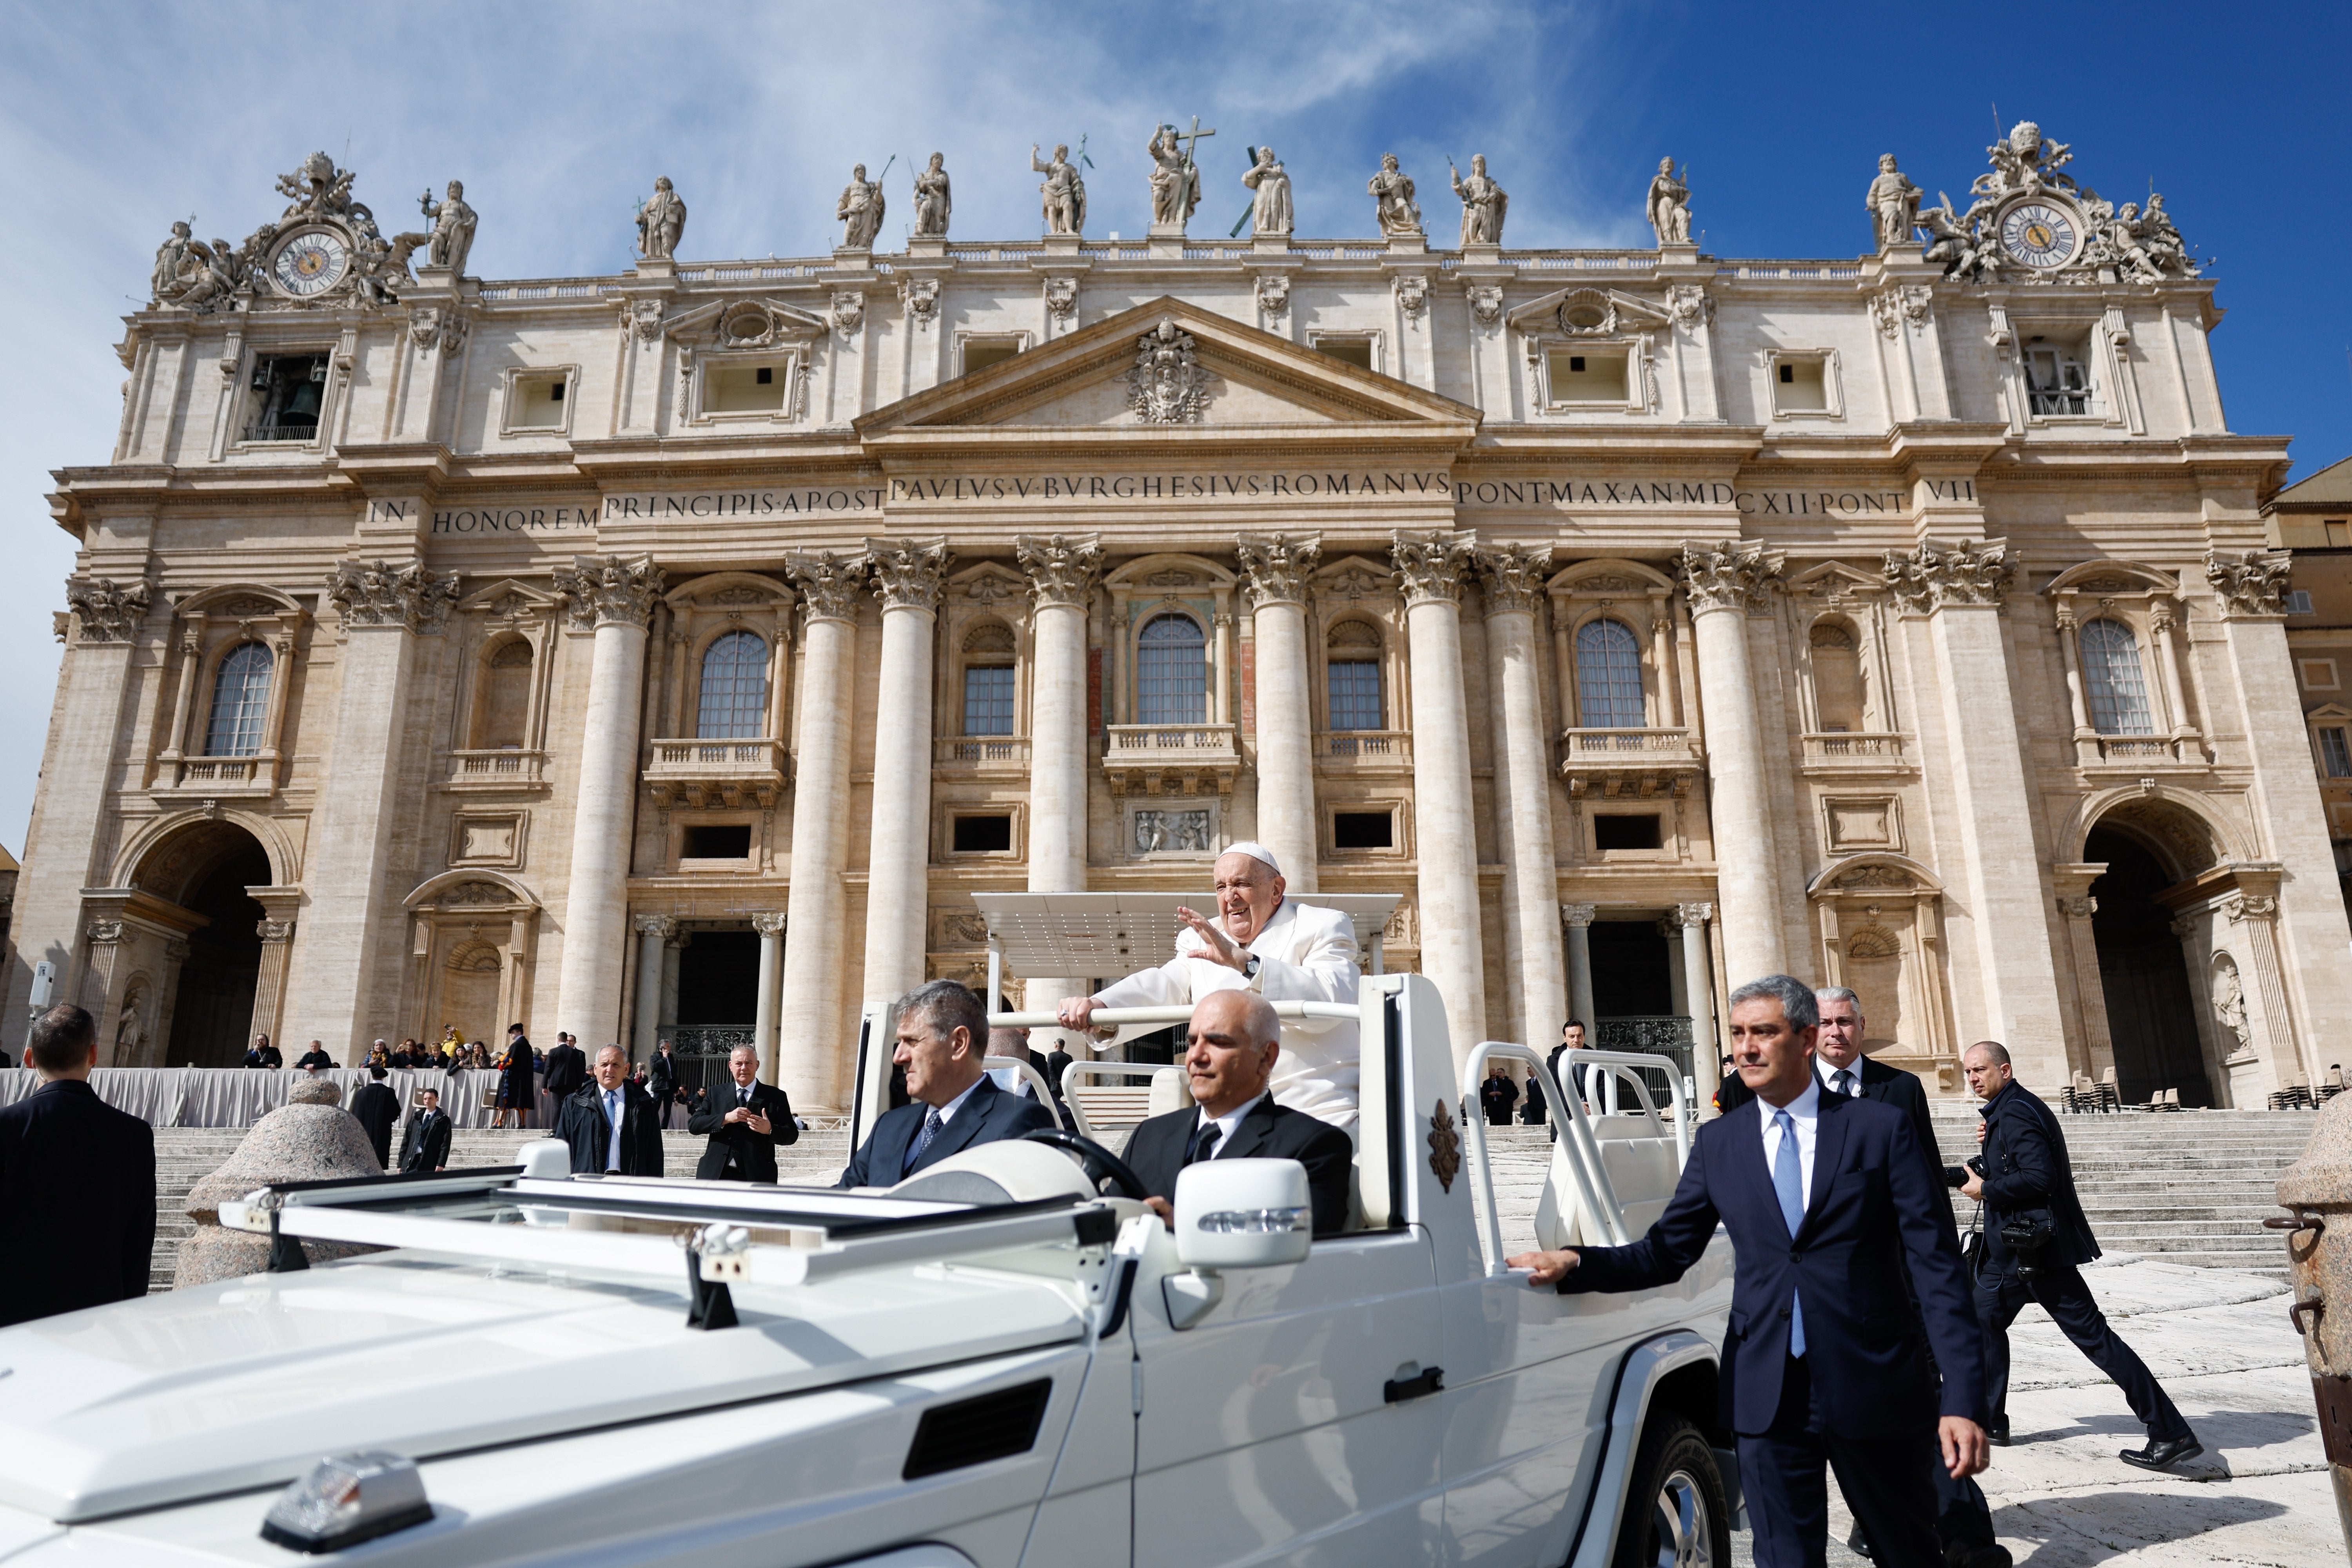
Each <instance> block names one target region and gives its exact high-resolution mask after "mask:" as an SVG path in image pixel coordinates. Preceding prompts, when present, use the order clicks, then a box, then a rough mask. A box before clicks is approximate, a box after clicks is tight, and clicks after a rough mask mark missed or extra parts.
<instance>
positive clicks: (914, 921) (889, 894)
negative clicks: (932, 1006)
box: [865, 539, 948, 1007]
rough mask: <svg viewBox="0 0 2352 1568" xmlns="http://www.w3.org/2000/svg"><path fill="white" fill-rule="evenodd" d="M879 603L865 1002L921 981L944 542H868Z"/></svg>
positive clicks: (926, 921)
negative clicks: (934, 661)
mask: <svg viewBox="0 0 2352 1568" xmlns="http://www.w3.org/2000/svg"><path fill="white" fill-rule="evenodd" d="M866 552H867V558H868V560H869V561H870V562H871V563H872V573H873V586H874V592H875V593H876V595H878V596H879V597H880V599H881V601H882V671H881V689H880V697H879V703H880V712H881V715H882V720H881V722H880V724H879V725H878V726H877V728H876V731H875V735H874V816H873V830H872V832H871V834H870V835H869V836H868V840H867V849H866V867H867V878H866V985H865V1001H866V1006H868V1007H872V1006H874V1005H877V1004H879V1003H885V1002H888V1001H891V1000H892V999H894V998H896V997H898V996H901V995H903V994H906V993H907V992H908V991H911V990H913V989H914V988H915V987H916V986H918V985H919V984H922V983H923V959H924V949H925V944H924V936H925V933H926V931H927V930H928V929H929V913H930V868H931V833H930V822H931V687H932V681H931V627H932V626H933V624H934V623H935V622H936V621H937V619H938V609H939V603H940V574H941V573H942V572H944V571H945V570H946V567H947V563H948V547H947V545H946V543H945V542H934V543H930V544H894V543H891V542H887V541H885V540H879V539H869V540H867V541H866Z"/></svg>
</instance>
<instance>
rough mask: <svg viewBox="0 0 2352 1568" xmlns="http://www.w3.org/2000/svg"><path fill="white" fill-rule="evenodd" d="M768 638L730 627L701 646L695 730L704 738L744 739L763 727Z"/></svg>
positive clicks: (764, 729)
mask: <svg viewBox="0 0 2352 1568" xmlns="http://www.w3.org/2000/svg"><path fill="white" fill-rule="evenodd" d="M767 725H768V642H767V639H766V638H765V637H761V636H760V635H759V634H758V633H756V632H729V633H727V634H726V635H724V636H723V637H719V639H718V640H716V641H715V642H713V643H712V644H711V645H710V646H709V647H707V648H705V649H703V650H702V701H701V706H700V708H699V709H698V710H697V712H696V715H695V724H694V732H695V734H696V736H697V737H698V738H699V739H701V740H705V741H749V740H753V739H756V738H758V737H759V736H761V735H764V734H766V733H767V732H768V731H767Z"/></svg>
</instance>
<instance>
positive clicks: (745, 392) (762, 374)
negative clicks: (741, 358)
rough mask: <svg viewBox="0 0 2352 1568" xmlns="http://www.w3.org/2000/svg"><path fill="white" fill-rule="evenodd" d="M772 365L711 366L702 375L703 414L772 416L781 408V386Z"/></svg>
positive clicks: (721, 364) (782, 403) (780, 378)
mask: <svg viewBox="0 0 2352 1568" xmlns="http://www.w3.org/2000/svg"><path fill="white" fill-rule="evenodd" d="M790 379H791V378H790V377H788V376H782V375H778V374H776V367H775V366H774V365H772V364H725V363H720V364H713V365H710V366H709V368H707V369H706V370H704V372H703V373H702V411H703V412H704V413H705V414H775V413H779V412H781V411H782V408H783V406H784V384H785V382H787V381H788V380H790Z"/></svg>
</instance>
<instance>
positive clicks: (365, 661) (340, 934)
mask: <svg viewBox="0 0 2352 1568" xmlns="http://www.w3.org/2000/svg"><path fill="white" fill-rule="evenodd" d="M327 596H328V597H329V598H331V599H332V600H333V601H334V602H335V605H337V607H338V608H339V609H340V610H341V618H342V626H341V639H342V645H343V646H342V650H341V661H340V663H341V668H339V669H338V670H337V672H336V673H337V677H338V680H337V690H336V693H335V698H334V706H333V708H332V709H331V720H330V728H329V738H328V741H327V745H326V759H325V764H324V771H323V773H322V774H321V784H322V785H323V787H321V788H320V791H319V805H318V811H317V814H316V815H315V816H312V817H311V819H310V851H309V853H308V854H307V855H305V857H304V858H303V870H302V884H303V887H304V889H306V890H307V892H308V894H309V906H310V907H309V908H308V909H307V910H305V911H304V913H303V916H302V940H301V942H299V944H297V946H296V947H295V950H294V952H293V953H292V970H293V973H292V974H291V976H290V977H289V981H288V984H287V988H286V1002H287V1005H286V1012H287V1014H289V1017H288V1018H287V1019H286V1024H287V1027H286V1030H285V1034H286V1037H287V1038H288V1039H298V1038H299V1039H301V1040H305V1041H308V1040H311V1039H317V1040H320V1041H323V1042H325V1045H326V1047H327V1050H328V1053H329V1054H330V1055H331V1056H333V1057H334V1058H335V1059H337V1060H338V1061H345V1060H349V1059H350V1051H351V1048H352V1046H353V1045H354V1044H356V1043H358V1042H360V1041H362V1040H364V1039H368V1038H371V1037H373V1036H374V1035H376V1034H377V1033H379V1032H383V1033H388V1032H390V1030H391V1025H390V1023H389V1022H388V1019H389V1016H390V1014H391V1010H392V1005H393V990H392V987H393V985H395V984H397V982H398V974H399V972H398V969H397V968H396V967H395V966H394V963H391V962H387V961H390V960H393V959H394V957H395V954H394V952H393V951H392V949H393V946H394V944H393V942H392V941H391V939H390V936H389V935H388V933H387V924H388V922H390V921H393V920H394V919H395V918H397V917H398V915H399V912H400V907H401V905H400V898H401V894H402V893H403V892H404V891H405V889H399V888H394V887H392V886H389V885H388V884H387V882H386V874H387V872H388V870H389V862H390V860H391V858H392V838H393V827H394V819H395V817H396V816H397V815H398V809H399V802H398V800H397V799H396V792H397V791H398V789H399V787H400V775H401V772H402V763H404V760H405V759H406V757H407V755H408V753H409V752H410V751H411V750H412V749H413V747H414V746H415V744H416V743H417V739H416V738H415V737H413V736H410V735H408V734H405V733H404V731H403V730H402V721H403V720H404V719H405V717H406V716H407V708H408V699H409V689H410V686H411V684H412V683H413V681H414V679H415V667H416V661H417V658H418V640H419V637H420V636H423V635H436V636H437V635H438V633H439V632H440V630H441V627H442V626H443V625H444V624H445V623H446V620H447V619H448V615H449V609H450V606H451V605H454V604H455V603H456V602H457V574H456V573H454V572H450V573H435V572H428V571H426V570H425V564H424V563H423V562H421V561H415V560H410V561H403V562H386V561H342V562H338V563H336V565H335V567H334V570H333V571H331V573H329V574H328V577H327ZM286 673H287V672H286V670H285V669H284V668H283V661H282V660H281V661H280V668H276V669H273V670H272V672H271V675H272V684H273V685H274V686H278V687H280V688H282V686H283V684H284V682H285V679H286ZM272 696H273V701H274V700H275V699H276V697H277V693H275V692H273V694H272ZM289 912H290V911H289ZM387 982H389V983H390V984H386V983H387ZM273 1038H275V1037H273Z"/></svg>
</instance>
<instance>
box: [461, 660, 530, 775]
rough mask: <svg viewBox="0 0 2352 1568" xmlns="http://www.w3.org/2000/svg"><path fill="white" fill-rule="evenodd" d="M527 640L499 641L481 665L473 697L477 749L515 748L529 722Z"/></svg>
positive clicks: (518, 744)
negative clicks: (485, 661)
mask: <svg viewBox="0 0 2352 1568" xmlns="http://www.w3.org/2000/svg"><path fill="white" fill-rule="evenodd" d="M530 660H531V652H530V644H529V643H528V642H525V641H524V640H523V639H522V638H520V637H516V638H514V639H513V640H511V641H509V642H503V643H500V644H499V646H498V647H496V648H495V649H493V650H492V651H491V653H490V657H489V659H488V662H487V663H485V664H484V665H483V667H482V685H481V689H480V691H479V692H478V693H477V694H476V696H475V699H474V746H475V749H477V750H478V751H497V750H500V749H509V750H511V749H515V748H519V747H520V746H521V745H522V744H523V733H524V731H526V730H528V729H529V728H530Z"/></svg>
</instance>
